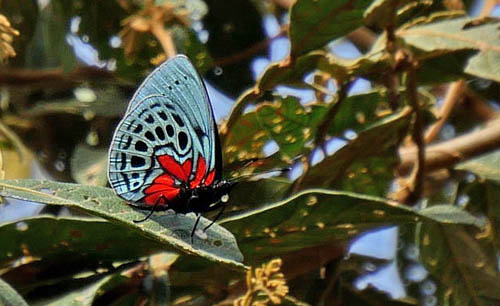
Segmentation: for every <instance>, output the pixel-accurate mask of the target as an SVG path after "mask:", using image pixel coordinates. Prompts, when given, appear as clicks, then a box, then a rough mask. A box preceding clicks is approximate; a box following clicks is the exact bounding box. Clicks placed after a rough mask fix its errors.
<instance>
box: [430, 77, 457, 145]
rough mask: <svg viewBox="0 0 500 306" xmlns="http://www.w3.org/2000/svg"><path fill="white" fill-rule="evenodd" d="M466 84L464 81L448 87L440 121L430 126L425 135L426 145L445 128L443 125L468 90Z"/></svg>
mask: <svg viewBox="0 0 500 306" xmlns="http://www.w3.org/2000/svg"><path fill="white" fill-rule="evenodd" d="M465 85H466V83H465V81H464V80H460V81H457V82H454V83H452V84H451V85H450V86H449V87H448V91H447V92H446V96H445V98H444V101H443V106H442V107H441V109H440V114H439V120H438V121H436V122H435V123H434V124H433V125H432V126H430V127H429V128H428V129H427V131H426V133H425V143H430V142H431V141H432V140H434V138H436V136H437V135H438V133H439V131H440V130H441V128H442V127H443V125H444V124H445V123H446V121H448V118H449V117H450V114H451V111H452V110H453V108H454V107H455V105H456V104H457V102H458V101H459V100H460V99H461V98H462V97H463V94H464V91H465V89H466V86H465Z"/></svg>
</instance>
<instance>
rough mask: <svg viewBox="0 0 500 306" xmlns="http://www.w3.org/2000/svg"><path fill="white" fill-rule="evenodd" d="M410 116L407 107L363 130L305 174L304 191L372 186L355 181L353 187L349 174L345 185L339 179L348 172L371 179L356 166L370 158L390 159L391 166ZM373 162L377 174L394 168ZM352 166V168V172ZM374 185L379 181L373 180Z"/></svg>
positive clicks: (383, 163)
mask: <svg viewBox="0 0 500 306" xmlns="http://www.w3.org/2000/svg"><path fill="white" fill-rule="evenodd" d="M410 114H411V111H410V110H409V109H408V108H406V109H403V110H402V111H401V112H399V113H396V114H393V115H391V116H388V117H386V118H384V119H382V120H380V121H378V122H377V123H376V124H373V125H372V126H370V127H368V128H366V129H365V130H363V131H361V132H360V133H359V134H358V135H357V137H356V138H355V139H354V140H351V141H350V142H349V143H348V144H346V145H345V146H343V147H342V148H340V149H339V150H337V151H336V152H335V153H334V154H333V155H330V156H327V157H326V158H325V159H324V160H322V161H321V162H320V163H318V164H317V165H315V166H314V167H312V168H310V169H309V171H307V172H306V173H305V174H304V177H303V178H302V181H301V182H300V186H301V188H304V189H305V188H310V187H324V186H331V185H335V184H339V185H340V186H341V187H339V188H340V189H344V190H345V189H346V188H348V190H356V188H354V186H358V187H359V188H362V189H364V188H365V187H363V186H370V185H369V184H370V182H366V181H363V180H361V181H357V183H356V182H354V181H352V182H353V183H354V185H352V184H353V183H351V182H349V177H350V176H349V175H348V176H347V179H346V180H344V181H343V183H340V182H341V181H339V180H340V179H343V178H344V177H346V173H349V172H352V173H355V174H356V173H357V177H358V178H369V177H370V176H369V175H364V173H363V172H365V171H364V170H363V169H364V168H365V166H360V165H357V164H356V163H359V162H361V163H363V162H366V159H367V158H368V157H377V156H383V157H384V158H388V157H389V158H390V160H389V163H391V164H393V163H395V162H396V160H395V156H396V152H395V150H396V149H395V147H396V145H397V144H399V141H400V139H401V138H402V136H404V135H405V134H406V130H407V128H408V124H409V120H410ZM391 150H392V151H393V153H392V154H389V153H388V151H391ZM372 162H373V164H372V165H373V167H371V168H374V171H375V172H378V173H381V174H383V175H386V174H387V169H390V168H391V167H390V165H388V164H387V163H386V162H384V161H383V160H381V159H378V160H377V159H374V160H372ZM349 167H352V168H351V169H349ZM325 169H328V176H325ZM365 173H366V172H365ZM389 175H391V174H389ZM351 177H352V175H351ZM391 177H392V175H391ZM375 180H376V179H375ZM386 181H387V180H384V182H386ZM373 183H377V182H376V181H374V182H373ZM349 186H350V187H349ZM385 188H387V186H385ZM385 188H384V189H385Z"/></svg>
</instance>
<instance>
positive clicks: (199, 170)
mask: <svg viewBox="0 0 500 306" xmlns="http://www.w3.org/2000/svg"><path fill="white" fill-rule="evenodd" d="M206 172H207V165H206V164H205V159H204V158H203V157H202V156H200V157H198V166H197V167H196V173H195V174H194V180H192V181H191V182H190V187H191V188H195V187H198V186H200V183H201V180H202V179H203V177H204V176H205V173H206Z"/></svg>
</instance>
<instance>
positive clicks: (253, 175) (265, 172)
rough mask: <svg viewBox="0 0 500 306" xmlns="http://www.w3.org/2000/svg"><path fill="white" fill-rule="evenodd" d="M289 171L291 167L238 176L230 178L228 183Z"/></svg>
mask: <svg viewBox="0 0 500 306" xmlns="http://www.w3.org/2000/svg"><path fill="white" fill-rule="evenodd" d="M291 169H292V168H291V167H285V168H274V169H271V170H267V171H262V172H257V173H249V174H242V175H240V176H237V177H234V178H231V179H229V180H228V181H230V182H238V181H241V180H242V179H248V178H255V177H258V176H261V175H265V174H270V173H274V172H279V173H280V174H282V173H286V172H288V171H290V170H291Z"/></svg>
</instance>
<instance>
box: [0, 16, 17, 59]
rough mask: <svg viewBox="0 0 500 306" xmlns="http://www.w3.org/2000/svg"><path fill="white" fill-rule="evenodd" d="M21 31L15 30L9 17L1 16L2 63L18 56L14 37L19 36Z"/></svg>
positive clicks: (0, 52) (0, 47) (0, 44)
mask: <svg viewBox="0 0 500 306" xmlns="http://www.w3.org/2000/svg"><path fill="white" fill-rule="evenodd" d="M18 35H19V31H17V30H16V29H14V28H13V27H12V26H11V25H10V22H9V20H8V19H7V17H5V16H4V15H2V14H0V61H1V62H5V60H7V58H9V57H14V56H16V51H14V48H13V47H12V40H13V36H18Z"/></svg>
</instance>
